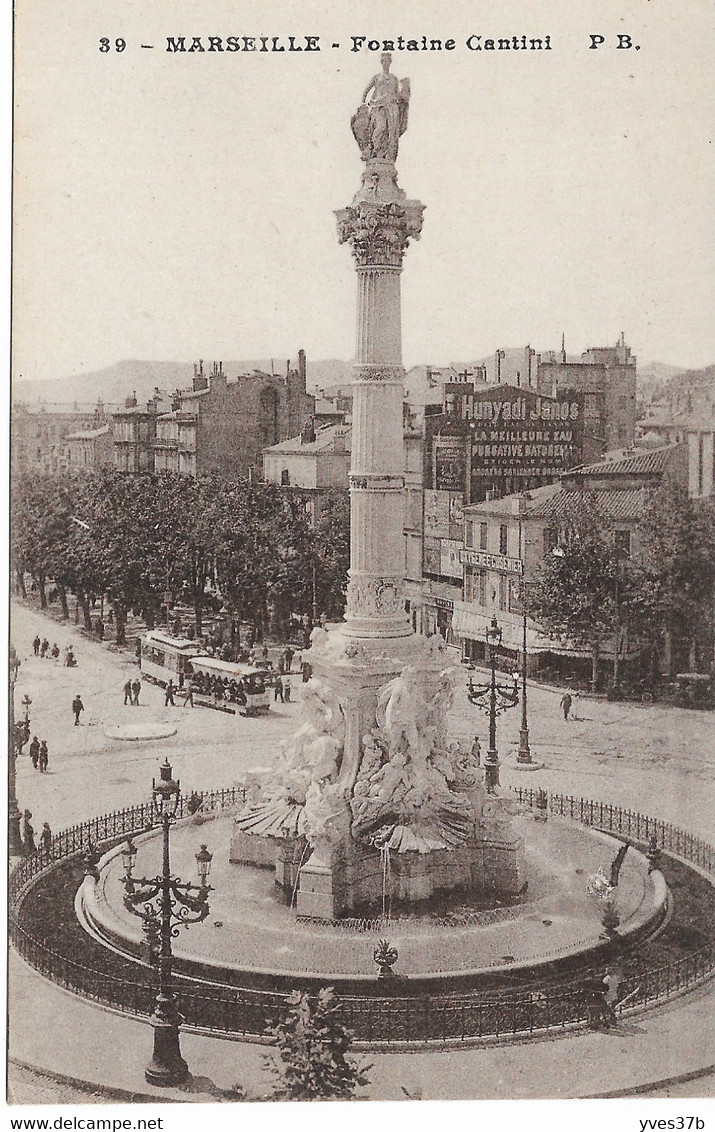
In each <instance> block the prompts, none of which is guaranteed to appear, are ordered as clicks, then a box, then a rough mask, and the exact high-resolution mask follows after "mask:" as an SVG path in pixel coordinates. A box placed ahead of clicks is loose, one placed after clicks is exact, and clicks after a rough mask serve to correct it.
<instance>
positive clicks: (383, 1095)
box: [9, 952, 715, 1104]
mask: <svg viewBox="0 0 715 1132" xmlns="http://www.w3.org/2000/svg"><path fill="white" fill-rule="evenodd" d="M9 974H10V983H11V987H12V994H13V1003H14V1008H13V1015H12V1023H11V1027H10V1042H9V1057H10V1060H11V1063H16V1064H20V1065H22V1066H25V1067H32V1068H34V1069H36V1070H38V1071H39V1072H42V1073H45V1074H49V1075H50V1076H55V1075H56V1076H59V1078H60V1079H64V1080H65V1082H66V1083H67V1084H72V1083H77V1082H85V1083H87V1085H88V1086H89V1089H90V1091H88V1093H87V1102H88V1103H92V1102H93V1101H95V1102H96V1099H97V1098H96V1096H92V1094H91V1089H92V1088H94V1089H96V1092H97V1093H101V1094H104V1098H105V1099H106V1097H107V1096H108V1095H109V1097H110V1099H114V1100H117V1101H129V1100H135V1101H155V1100H163V1101H173V1102H177V1101H179V1102H187V1101H190V1102H201V1103H207V1102H217V1101H218V1102H221V1101H224V1102H225V1101H229V1100H231V1097H230V1095H227V1093H228V1092H229V1091H230V1090H231V1089H232V1087H233V1086H234V1085H237V1084H238V1085H241V1086H243V1088H244V1089H245V1090H246V1092H247V1093H248V1095H249V1097H263V1096H266V1095H267V1094H268V1093H269V1091H270V1077H269V1075H268V1073H267V1071H266V1069H265V1067H264V1059H265V1056H266V1054H267V1053H268V1052H269V1051H268V1049H267V1047H266V1046H263V1045H260V1044H256V1043H249V1042H232V1041H227V1040H224V1039H221V1038H213V1037H205V1036H202V1035H197V1034H190V1033H185V1034H183V1035H182V1039H181V1044H182V1052H183V1054H184V1056H185V1058H186V1060H187V1061H188V1063H189V1066H190V1068H191V1071H192V1078H191V1079H190V1081H189V1082H187V1084H186V1085H184V1086H182V1087H181V1088H171V1089H159V1088H155V1087H154V1086H152V1085H149V1084H147V1083H146V1081H145V1080H144V1066H145V1064H146V1062H147V1061H148V1060H149V1057H150V1052H151V1044H152V1035H151V1028H150V1027H149V1026H148V1025H147V1024H145V1023H142V1022H138V1021H135V1020H133V1019H131V1018H127V1017H125V1016H123V1015H120V1014H115V1013H113V1012H110V1011H107V1010H103V1009H101V1008H100V1007H97V1006H94V1005H91V1004H90V1003H88V1002H86V1001H84V1000H82V999H79V998H77V997H76V996H75V995H72V994H70V993H69V992H66V991H63V990H61V989H60V988H59V987H57V986H55V985H54V984H52V983H49V982H47V981H46V980H45V979H43V978H41V977H40V976H39V975H38V974H37V973H36V972H35V971H33V970H32V969H31V968H30V967H28V966H27V964H25V963H24V962H23V961H22V960H21V959H19V957H18V956H17V955H16V954H15V953H14V952H11V955H10V971H9ZM62 1034H65V1035H70V1034H71V1035H72V1037H71V1040H64V1041H63V1040H62V1037H61V1035H62ZM367 1059H368V1060H369V1061H370V1062H372V1064H373V1068H372V1069H371V1070H370V1082H371V1083H370V1086H369V1088H368V1089H367V1090H366V1094H367V1096H368V1097H369V1099H370V1100H405V1099H407V1097H410V1098H412V1099H421V1100H455V1099H464V1100H476V1099H480V1100H487V1099H522V1100H523V1099H538V1098H550V1099H564V1098H576V1097H589V1096H590V1097H593V1096H604V1095H613V1094H614V1093H618V1092H621V1091H625V1092H627V1093H634V1092H644V1091H646V1089H645V1087H648V1088H647V1091H650V1090H651V1088H653V1087H654V1086H657V1085H661V1087H664V1085H662V1084H661V1083H665V1082H669V1081H671V1080H673V1079H676V1080H678V1079H682V1078H684V1077H687V1076H688V1075H692V1076H691V1079H690V1080H689V1081H688V1082H687V1083H685V1084H682V1085H680V1087H679V1092H678V1095H679V1096H691V1097H698V1096H702V1095H704V1093H705V1092H706V1091H709V1089H710V1086H709V1085H706V1086H705V1088H704V1089H703V1087H702V1082H703V1081H704V1080H706V1076H707V1073H708V1071H710V1072H711V1073H712V1072H715V983H713V982H712V981H711V982H710V983H707V984H705V986H704V987H702V988H701V989H700V990H699V991H696V992H694V993H692V994H690V995H687V996H685V997H683V998H681V999H676V1000H675V1001H674V1002H672V1003H670V1004H669V1005H666V1006H664V1007H661V1008H659V1009H658V1010H655V1011H653V1012H652V1013H648V1014H645V1015H635V1016H633V1017H630V1018H627V1019H625V1020H624V1021H623V1022H622V1023H621V1024H620V1025H619V1026H618V1027H617V1028H616V1029H615V1030H612V1031H609V1032H603V1033H600V1032H599V1033H591V1032H579V1033H574V1034H564V1035H560V1036H558V1037H556V1038H554V1039H551V1040H546V1041H524V1042H518V1043H509V1044H504V1045H493V1046H483V1047H473V1048H469V1049H463V1048H460V1049H455V1050H436V1051H434V1052H419V1053H385V1054H381V1053H374V1052H370V1054H369V1055H367ZM25 1091H26V1090H25ZM41 1095H42V1094H41V1090H40V1095H39V1096H38V1103H42V1101H41ZM660 1095H663V1093H662V1092H661V1093H660ZM666 1095H667V1094H666ZM22 1103H28V1104H29V1103H33V1102H32V1100H31V1099H29V1098H27V1099H25V1098H23V1100H22Z"/></svg>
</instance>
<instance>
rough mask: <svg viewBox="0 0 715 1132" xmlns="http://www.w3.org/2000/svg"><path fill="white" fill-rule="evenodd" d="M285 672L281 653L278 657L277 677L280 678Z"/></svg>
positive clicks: (284, 663) (284, 660)
mask: <svg viewBox="0 0 715 1132" xmlns="http://www.w3.org/2000/svg"><path fill="white" fill-rule="evenodd" d="M285 670H286V658H285V656H284V654H283V653H281V655H280V656H279V657H278V675H279V676H282V675H283V673H284V672H285Z"/></svg>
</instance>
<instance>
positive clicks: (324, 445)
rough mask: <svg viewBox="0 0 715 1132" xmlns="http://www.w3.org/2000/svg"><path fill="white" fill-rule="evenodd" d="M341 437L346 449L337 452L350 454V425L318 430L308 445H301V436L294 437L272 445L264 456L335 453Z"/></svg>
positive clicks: (264, 451)
mask: <svg viewBox="0 0 715 1132" xmlns="http://www.w3.org/2000/svg"><path fill="white" fill-rule="evenodd" d="M341 437H342V438H344V441H345V447H344V449H337V451H345V452H349V451H350V441H351V437H352V429H351V428H350V427H349V426H348V425H326V426H325V428H319V429H317V431H316V433H315V440H313V441H310V442H309V443H307V444H303V443H301V438H300V436H292V437H291V438H290V440H282V441H281V442H280V444H272V445H271V447H270V448H264V449H263V454H264V455H265V456H274V455H275V456H281V455H288V454H293V455H295V454H300V455H302V456H315V455H317V454H318V453H319V452H332V451H335V450H336V449H335V441H336V440H339V439H340V438H341Z"/></svg>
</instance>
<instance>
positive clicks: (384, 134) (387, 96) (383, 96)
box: [350, 54, 410, 162]
mask: <svg viewBox="0 0 715 1132" xmlns="http://www.w3.org/2000/svg"><path fill="white" fill-rule="evenodd" d="M380 62H381V63H382V71H381V72H380V74H378V75H373V77H372V79H371V80H370V82H369V83H368V84H367V86H366V87H365V90H364V93H363V96H362V102H361V103H360V106H359V107H358V109H357V111H356V112H355V114H354V115H353V117H352V120H351V123H350V124H351V126H352V131H353V135H354V136H355V140H356V141H357V143H358V146H359V147H360V155H361V157H362V159H363V161H372V160H373V159H376V158H377V159H379V160H382V161H392V162H394V161H395V160H396V159H397V148H398V144H399V140H400V137H401V136H402V134H404V132H405V130H406V129H407V113H408V108H409V100H410V80H409V79H403V80H402V82H400V80H399V79H398V78H396V76H395V75H391V74H390V64H391V62H392V56H391V55H389V54H385V55H382V56H381V58H380ZM371 91H372V98H371V99H370V102H368V101H367V98H368V95H369V94H370V92H371Z"/></svg>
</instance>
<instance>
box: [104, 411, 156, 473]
mask: <svg viewBox="0 0 715 1132" xmlns="http://www.w3.org/2000/svg"><path fill="white" fill-rule="evenodd" d="M160 406H161V402H160V401H159V399H158V398H157V397H154V398H152V399H150V400H149V401H147V402H146V404H145V405H139V404H138V403H137V398H136V394H132V396H131V397H127V399H126V401H125V402H124V408H123V409H119V410H118V412H116V413H114V414H113V415H112V449H113V457H114V461H113V462H114V467H115V468H116V469H117V471H120V472H126V473H127V474H129V475H136V474H138V473H140V472H153V471H154V440H155V437H156V421H157V415H158V413H159V412H160V411H161V410H160Z"/></svg>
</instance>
